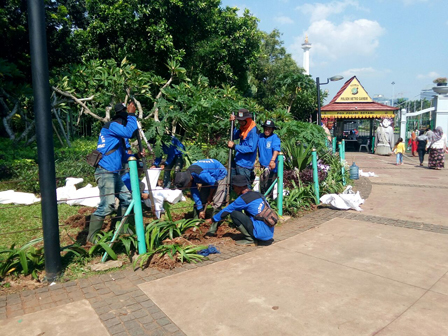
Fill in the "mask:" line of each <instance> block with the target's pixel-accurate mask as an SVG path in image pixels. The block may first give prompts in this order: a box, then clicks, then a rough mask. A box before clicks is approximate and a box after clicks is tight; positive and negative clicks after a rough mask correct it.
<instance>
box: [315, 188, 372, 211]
mask: <svg viewBox="0 0 448 336" xmlns="http://www.w3.org/2000/svg"><path fill="white" fill-rule="evenodd" d="M320 201H321V203H323V204H330V205H331V206H332V207H334V208H336V209H340V210H349V209H353V210H356V211H362V209H361V208H360V207H359V206H360V205H361V204H363V203H364V200H363V199H362V198H361V195H360V194H359V191H358V192H356V194H339V195H337V194H327V195H323V196H322V197H321V198H320Z"/></svg>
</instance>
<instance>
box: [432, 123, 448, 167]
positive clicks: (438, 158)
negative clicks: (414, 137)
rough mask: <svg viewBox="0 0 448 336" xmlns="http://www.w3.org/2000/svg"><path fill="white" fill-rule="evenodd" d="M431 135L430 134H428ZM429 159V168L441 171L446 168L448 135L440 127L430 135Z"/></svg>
mask: <svg viewBox="0 0 448 336" xmlns="http://www.w3.org/2000/svg"><path fill="white" fill-rule="evenodd" d="M428 133H429V132H428ZM427 146H428V148H429V159H428V168H434V169H437V170H439V169H441V168H444V167H445V150H446V134H444V133H443V129H442V127H441V126H438V127H437V128H436V129H435V130H434V131H433V132H432V133H431V134H430V135H428V145H427Z"/></svg>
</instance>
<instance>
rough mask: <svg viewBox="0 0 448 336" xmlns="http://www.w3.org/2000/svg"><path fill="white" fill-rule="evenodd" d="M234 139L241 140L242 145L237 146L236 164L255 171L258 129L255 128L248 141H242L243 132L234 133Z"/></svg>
mask: <svg viewBox="0 0 448 336" xmlns="http://www.w3.org/2000/svg"><path fill="white" fill-rule="evenodd" d="M233 138H234V139H240V143H239V144H238V145H235V148H234V149H235V163H236V165H237V166H240V167H243V168H247V169H253V168H254V164H255V159H256V158H257V144H258V129H257V127H254V128H252V129H251V130H250V132H249V134H248V135H247V137H246V139H244V140H243V139H242V137H241V130H239V129H236V130H234V132H233Z"/></svg>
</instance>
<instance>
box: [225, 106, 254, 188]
mask: <svg viewBox="0 0 448 336" xmlns="http://www.w3.org/2000/svg"><path fill="white" fill-rule="evenodd" d="M230 120H237V121H238V124H239V128H237V127H235V130H234V132H233V138H234V139H235V140H236V139H239V141H240V142H239V144H235V142H234V141H229V142H228V143H227V146H228V147H229V148H232V149H234V150H235V162H234V167H233V168H232V177H233V176H235V175H243V176H246V178H247V180H248V187H249V188H251V185H252V183H253V182H254V179H255V173H254V164H255V160H256V158H257V145H258V129H257V125H256V124H255V121H254V120H253V119H252V114H251V113H250V112H249V111H248V110H246V109H240V110H238V112H237V114H236V116H235V115H233V114H232V115H231V116H230Z"/></svg>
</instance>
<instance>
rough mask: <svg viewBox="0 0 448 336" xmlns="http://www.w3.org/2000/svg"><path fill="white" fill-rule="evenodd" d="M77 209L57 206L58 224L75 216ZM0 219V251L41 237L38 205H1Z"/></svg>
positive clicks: (61, 229) (64, 205) (39, 207)
mask: <svg viewBox="0 0 448 336" xmlns="http://www.w3.org/2000/svg"><path fill="white" fill-rule="evenodd" d="M79 208H80V207H78V206H70V205H67V204H59V205H58V215H59V224H60V225H61V224H63V223H64V220H66V219H67V218H68V217H70V216H72V215H76V214H77V213H78V210H79ZM0 218H1V219H0V249H2V248H5V247H7V248H9V247H10V246H11V245H12V244H16V246H22V245H23V244H25V243H27V242H29V241H30V240H32V239H33V238H38V237H42V230H41V229H42V220H41V204H40V203H37V204H33V205H27V206H20V205H13V204H2V205H0ZM34 229H40V230H34ZM11 232H14V233H11ZM60 232H63V227H61V228H60Z"/></svg>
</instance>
